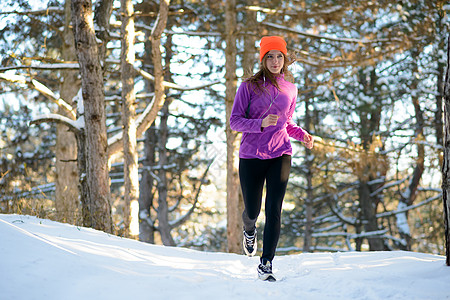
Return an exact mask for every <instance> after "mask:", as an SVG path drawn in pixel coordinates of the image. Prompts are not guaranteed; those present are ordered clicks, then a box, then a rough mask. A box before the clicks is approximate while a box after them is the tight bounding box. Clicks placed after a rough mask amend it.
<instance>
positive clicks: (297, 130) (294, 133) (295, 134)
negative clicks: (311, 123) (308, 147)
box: [286, 93, 306, 142]
mask: <svg viewBox="0 0 450 300" xmlns="http://www.w3.org/2000/svg"><path fill="white" fill-rule="evenodd" d="M296 99H297V93H296V94H295V97H294V98H293V100H292V103H291V106H290V108H289V112H288V118H287V122H286V131H287V133H288V135H289V136H290V137H291V138H293V139H296V140H298V141H301V142H304V140H303V137H304V136H305V134H306V130H304V129H303V128H301V127H300V126H298V125H297V124H295V122H294V121H293V120H292V116H293V114H294V111H295V105H296Z"/></svg>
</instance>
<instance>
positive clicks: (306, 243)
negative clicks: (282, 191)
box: [303, 80, 314, 252]
mask: <svg viewBox="0 0 450 300" xmlns="http://www.w3.org/2000/svg"><path fill="white" fill-rule="evenodd" d="M306 82H308V80H307V81H306ZM311 96H312V95H311V93H307V94H306V99H305V100H306V102H305V130H306V131H308V132H311V126H312V120H311V112H310V110H309V102H310V99H311ZM311 157H312V156H311V150H309V149H306V158H305V162H306V166H305V167H306V170H307V171H306V199H305V219H306V221H305V236H304V237H303V252H311V247H312V232H313V198H314V195H313V181H312V179H313V174H312V166H313V162H314V161H313V160H314V158H313V157H312V158H311Z"/></svg>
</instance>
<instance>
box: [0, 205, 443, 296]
mask: <svg viewBox="0 0 450 300" xmlns="http://www.w3.org/2000/svg"><path fill="white" fill-rule="evenodd" d="M0 237H1V241H0V299H7V300H12V299H27V300H28V299H40V300H48V299H58V300H59V299H152V300H155V299H165V300H166V299H167V300H171V299H188V300H189V299H195V300H198V299H214V300H220V299H227V300H228V299H233V300H238V299H255V300H257V299H280V300H281V299H320V300H323V299H346V300H348V299H402V300H403V299H408V300H412V299H421V300H422V299H450V267H446V266H445V258H444V257H442V256H435V255H430V254H423V253H412V252H401V251H398V252H352V253H312V254H299V255H289V256H277V257H276V258H275V260H274V273H275V275H276V276H277V278H278V281H277V282H275V283H271V282H262V281H260V280H258V279H257V274H256V266H257V264H258V261H259V259H258V258H257V257H253V258H248V257H245V256H243V255H236V254H227V253H210V252H199V251H193V250H189V249H183V248H173V247H163V246H156V245H149V244H145V243H141V242H138V241H134V240H129V239H124V238H120V237H116V236H112V235H108V234H106V233H103V232H99V231H95V230H93V229H87V228H80V227H75V226H71V225H67V224H61V223H57V222H53V221H49V220H42V219H38V218H35V217H29V216H19V215H2V214H0Z"/></svg>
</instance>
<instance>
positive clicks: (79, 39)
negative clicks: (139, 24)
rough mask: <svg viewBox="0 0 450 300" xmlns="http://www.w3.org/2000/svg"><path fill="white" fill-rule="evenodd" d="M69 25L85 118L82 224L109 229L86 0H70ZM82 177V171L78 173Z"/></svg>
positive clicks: (99, 83)
mask: <svg viewBox="0 0 450 300" xmlns="http://www.w3.org/2000/svg"><path fill="white" fill-rule="evenodd" d="M72 14H73V15H72V25H73V31H74V38H75V47H76V51H77V57H78V62H79V65H80V73H81V86H82V96H83V101H84V119H85V129H84V130H85V137H86V138H85V153H86V174H85V178H86V182H87V195H86V196H87V199H85V201H84V203H85V204H86V206H87V207H86V209H85V210H84V211H85V212H86V213H87V214H86V215H84V216H83V220H84V221H83V223H84V225H85V226H89V227H93V228H95V229H98V230H103V231H106V232H111V231H112V220H111V205H110V190H109V174H108V156H107V147H108V143H107V136H106V115H105V107H104V106H105V96H104V91H103V74H102V67H101V64H100V59H99V55H98V46H97V41H96V37H95V31H94V22H93V18H92V2H91V1H90V0H72ZM81 176H84V174H81Z"/></svg>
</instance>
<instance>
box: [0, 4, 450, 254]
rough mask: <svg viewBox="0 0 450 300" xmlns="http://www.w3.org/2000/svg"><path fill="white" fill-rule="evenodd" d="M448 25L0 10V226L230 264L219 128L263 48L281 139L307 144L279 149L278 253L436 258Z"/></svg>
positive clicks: (444, 14) (176, 9)
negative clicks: (283, 162) (207, 254)
mask: <svg viewBox="0 0 450 300" xmlns="http://www.w3.org/2000/svg"><path fill="white" fill-rule="evenodd" d="M449 11H450V5H449V4H447V2H446V1H438V0H435V1H425V0H422V1H420V0H417V1H413V0H410V1H396V2H391V1H367V2H365V1H352V0H349V1H330V0H324V1H320V0H317V1H256V0H248V1H237V0H232V1H195V0H192V1H168V0H162V1H160V2H155V1H131V0H122V1H112V0H98V1H96V2H95V3H94V5H93V6H92V5H91V3H90V1H81V0H73V1H72V2H70V1H67V2H64V1H53V0H52V1H48V2H47V1H33V2H32V3H30V2H29V1H22V0H21V1H12V0H8V1H4V3H3V5H2V8H1V12H0V43H1V47H0V53H1V66H0V88H1V95H0V97H1V98H0V114H1V118H0V128H1V130H0V132H1V140H0V166H1V167H0V168H1V169H0V171H1V174H0V186H1V191H2V192H1V195H0V212H1V213H21V214H30V215H37V216H39V217H43V218H49V219H53V220H58V221H61V222H68V223H71V224H76V225H80V226H81V225H83V226H89V227H94V228H97V229H101V230H104V231H107V232H111V233H114V234H117V235H121V236H127V237H132V238H136V239H140V240H141V241H144V242H149V243H157V244H164V245H176V246H184V247H192V248H197V249H202V250H208V251H230V252H240V241H241V234H242V232H241V231H242V226H241V224H240V221H239V219H240V209H241V208H242V197H241V195H240V193H239V190H240V189H239V182H238V178H237V172H236V171H237V167H236V162H237V151H238V148H239V140H240V136H239V134H238V133H236V132H232V131H231V130H230V129H229V126H228V124H227V120H228V116H229V113H230V109H231V106H232V103H233V99H234V93H235V91H236V88H237V86H238V84H239V82H240V81H241V80H243V79H244V78H245V77H247V76H248V75H249V74H250V73H251V72H254V71H255V70H257V69H258V68H259V66H258V64H257V62H258V43H259V40H260V38H261V36H263V35H281V36H283V37H285V39H286V41H287V43H288V50H289V51H290V52H291V53H294V54H295V55H296V61H295V62H294V63H293V64H292V65H291V71H292V72H293V75H294V83H295V84H296V85H297V87H298V91H299V96H298V99H297V109H296V114H295V115H294V117H295V121H296V122H297V123H298V124H299V125H300V126H302V127H303V128H305V129H306V130H308V131H309V132H311V133H312V134H313V135H314V136H315V137H316V144H315V148H314V149H312V150H307V149H306V148H304V147H303V146H302V145H301V144H300V143H297V142H295V141H293V146H294V155H293V167H292V172H291V178H290V183H289V187H288V191H287V195H286V199H285V203H284V209H283V217H282V234H281V238H280V243H279V248H278V251H279V253H293V252H298V251H305V252H313V251H355V250H357V251H362V250H396V249H401V250H412V251H420V252H427V253H435V254H443V253H444V252H445V250H444V249H445V247H444V242H445V241H444V224H443V218H442V215H443V206H442V189H441V171H440V169H441V165H442V160H443V155H442V152H443V140H444V133H443V132H444V131H443V82H444V77H445V67H446V49H447V43H446V38H447V35H448V32H449V19H448V12H449ZM89 20H90V21H89ZM83 22H84V23H83ZM86 24H87V25H86ZM83 34H85V35H83ZM89 34H91V35H89ZM94 35H95V36H94ZM94 50H95V51H94ZM92 58H94V61H92ZM86 70H88V72H91V73H95V74H97V77H96V78H88V76H85V74H86V73H83V72H86ZM88 79H89V80H88ZM92 83H94V84H92ZM261 221H263V220H261Z"/></svg>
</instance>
